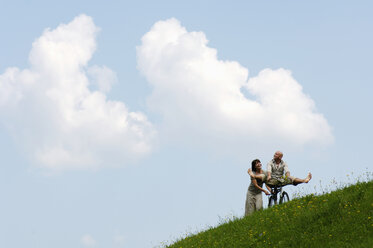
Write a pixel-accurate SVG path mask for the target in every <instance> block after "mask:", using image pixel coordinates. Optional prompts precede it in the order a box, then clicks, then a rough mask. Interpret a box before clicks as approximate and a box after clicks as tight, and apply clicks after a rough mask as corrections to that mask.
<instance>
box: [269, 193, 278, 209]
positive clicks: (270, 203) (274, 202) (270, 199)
mask: <svg viewBox="0 0 373 248" xmlns="http://www.w3.org/2000/svg"><path fill="white" fill-rule="evenodd" d="M276 204H277V201H276V200H275V198H274V197H273V196H270V197H269V199H268V207H272V206H273V205H276Z"/></svg>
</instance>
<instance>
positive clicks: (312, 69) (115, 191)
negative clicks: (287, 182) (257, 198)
mask: <svg viewBox="0 0 373 248" xmlns="http://www.w3.org/2000/svg"><path fill="white" fill-rule="evenodd" d="M372 5H373V4H372V3H371V2H370V1H354V3H352V2H350V1H327V2H325V1H312V2H311V1H308V2H304V1H303V2H297V1H288V0H285V1H270V0H269V1H230V2H228V1H194V0H190V1H141V0H140V1H136V2H130V1H110V2H106V3H103V2H102V1H69V0H67V1H64V2H61V1H59V2H57V1H38V0H36V1H32V3H31V2H30V1H19V0H15V1H3V0H2V1H1V6H2V7H1V8H0V30H1V39H0V159H1V161H0V196H1V202H2V204H0V219H1V221H0V246H1V247H30V248H33V247H41V248H44V247H45V248H50V247H54V248H62V247H63V248H66V247H69V248H73V247H105V248H107V247H130V248H142V247H162V245H164V244H168V243H170V242H172V241H174V240H176V239H178V238H181V237H183V236H185V235H187V234H191V233H195V232H198V231H201V230H204V229H206V228H209V227H210V226H216V225H218V224H219V223H222V222H224V221H226V220H227V219H229V218H232V217H233V216H235V217H239V218H240V217H242V216H243V214H244V205H245V197H246V191H247V187H248V186H249V183H250V178H249V176H248V174H247V169H248V168H249V167H250V164H251V161H252V160H253V159H256V158H259V159H260V160H261V161H262V163H263V165H264V166H265V165H266V164H267V162H268V161H270V160H271V159H272V157H273V154H274V152H275V151H277V150H281V151H282V152H283V153H284V158H283V159H284V160H285V161H286V162H287V163H288V166H289V169H290V172H291V175H293V176H296V177H300V178H304V177H305V176H306V175H307V173H308V172H312V175H313V179H312V180H311V181H310V182H309V183H308V184H304V185H299V186H297V187H294V186H288V187H287V191H288V192H290V193H291V196H292V197H295V196H296V195H299V194H300V195H302V194H309V193H321V192H323V191H324V190H328V189H333V188H335V187H337V186H338V185H341V184H343V183H352V182H354V181H355V180H357V179H358V178H359V177H360V178H363V177H364V176H363V175H364V173H371V172H372V171H373V167H372V165H371V158H370V155H369V154H370V153H371V151H370V150H371V140H372V139H373V134H372V131H371V126H373V117H372V115H371V109H370V108H371V106H373V100H372V97H371V96H370V92H371V91H372V90H373V86H372V84H373V76H372V75H373V74H372V73H371V67H372V57H373V48H372V45H371V44H373V34H372V32H370V30H372V28H373V17H372V15H371V10H372V7H373V6H372ZM266 201H267V199H266V197H264V202H265V203H266Z"/></svg>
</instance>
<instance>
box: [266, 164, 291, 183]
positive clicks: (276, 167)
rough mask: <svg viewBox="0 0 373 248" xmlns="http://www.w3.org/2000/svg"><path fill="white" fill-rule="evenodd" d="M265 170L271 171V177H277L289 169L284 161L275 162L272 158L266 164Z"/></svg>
mask: <svg viewBox="0 0 373 248" xmlns="http://www.w3.org/2000/svg"><path fill="white" fill-rule="evenodd" d="M267 171H268V172H270V173H271V177H273V178H276V179H279V178H281V177H282V176H283V175H284V174H285V173H286V172H289V169H288V165H287V164H286V162H285V161H283V160H281V162H280V163H279V164H276V162H275V160H274V159H272V160H271V161H269V162H268V164H267Z"/></svg>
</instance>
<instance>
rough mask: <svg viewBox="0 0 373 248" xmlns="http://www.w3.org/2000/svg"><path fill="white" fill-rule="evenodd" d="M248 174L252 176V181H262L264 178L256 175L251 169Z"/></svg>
mask: <svg viewBox="0 0 373 248" xmlns="http://www.w3.org/2000/svg"><path fill="white" fill-rule="evenodd" d="M247 173H248V174H249V175H250V177H251V179H253V178H254V179H260V180H262V179H263V176H262V175H261V174H254V173H253V171H252V170H251V169H248V170H247Z"/></svg>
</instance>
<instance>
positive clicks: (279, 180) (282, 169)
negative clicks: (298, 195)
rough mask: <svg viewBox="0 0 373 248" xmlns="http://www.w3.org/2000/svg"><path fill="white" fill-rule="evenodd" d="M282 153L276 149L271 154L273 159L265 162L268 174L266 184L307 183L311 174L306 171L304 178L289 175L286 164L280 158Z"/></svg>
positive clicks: (271, 185)
mask: <svg viewBox="0 0 373 248" xmlns="http://www.w3.org/2000/svg"><path fill="white" fill-rule="evenodd" d="M283 155H284V154H283V153H282V152H280V151H276V152H275V154H274V155H273V159H272V160H271V161H269V163H268V164H267V173H268V176H267V181H266V184H267V185H268V186H270V187H273V186H280V185H281V186H284V185H288V184H293V185H298V184H300V183H308V182H309V181H310V180H311V178H312V174H311V173H308V175H307V177H306V178H304V179H300V178H297V177H293V176H290V171H289V168H288V165H287V164H286V162H285V161H283V160H282V157H283Z"/></svg>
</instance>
